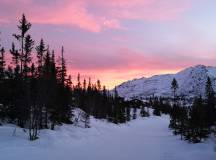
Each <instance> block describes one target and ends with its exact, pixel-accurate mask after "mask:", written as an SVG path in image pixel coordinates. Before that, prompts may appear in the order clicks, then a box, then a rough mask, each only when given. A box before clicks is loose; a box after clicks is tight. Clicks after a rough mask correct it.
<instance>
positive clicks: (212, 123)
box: [150, 77, 216, 143]
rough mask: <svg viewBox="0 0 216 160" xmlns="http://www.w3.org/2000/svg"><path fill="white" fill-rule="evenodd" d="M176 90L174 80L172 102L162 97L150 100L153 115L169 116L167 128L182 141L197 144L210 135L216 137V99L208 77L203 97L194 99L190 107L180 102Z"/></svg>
mask: <svg viewBox="0 0 216 160" xmlns="http://www.w3.org/2000/svg"><path fill="white" fill-rule="evenodd" d="M178 88H179V86H178V82H177V81H176V79H175V78H174V79H173V81H172V83H171V90H172V92H173V99H172V102H169V101H168V100H167V99H166V98H163V97H160V98H157V97H154V98H152V99H151V101H150V103H151V105H152V106H153V108H154V111H153V113H154V114H155V115H157V116H160V115H161V114H162V113H164V114H169V116H170V124H169V128H170V129H172V130H173V134H174V135H180V136H181V139H182V140H187V141H189V142H192V143H199V142H202V141H203V140H204V139H206V138H208V137H209V136H210V135H211V134H214V135H215V136H216V97H215V92H214V89H213V86H212V82H211V79H210V77H208V78H207V81H206V85H205V96H204V97H202V96H201V95H200V96H198V97H195V98H194V100H193V103H192V105H185V104H184V103H182V102H181V100H180V99H179V98H178V96H177V90H178Z"/></svg>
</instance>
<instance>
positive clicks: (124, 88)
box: [117, 65, 216, 98]
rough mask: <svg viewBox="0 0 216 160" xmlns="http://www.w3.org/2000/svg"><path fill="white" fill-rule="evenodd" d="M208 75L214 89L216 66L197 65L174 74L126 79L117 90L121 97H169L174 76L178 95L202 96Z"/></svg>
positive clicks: (215, 84) (215, 87)
mask: <svg viewBox="0 0 216 160" xmlns="http://www.w3.org/2000/svg"><path fill="white" fill-rule="evenodd" d="M208 76H209V77H210V78H211V80H212V83H213V87H214V89H216V67H211V66H204V65H197V66H194V67H189V68H186V69H184V70H182V71H180V72H178V73H176V74H163V75H155V76H152V77H150V78H140V79H135V80H131V81H127V82H124V83H122V84H121V85H119V86H117V91H118V94H119V95H120V96H121V97H125V98H132V97H137V98H140V97H143V98H144V97H149V96H152V95H155V96H164V97H170V96H171V95H172V92H171V89H170V87H171V82H172V79H173V78H176V80H177V81H178V84H179V89H178V91H177V92H178V93H177V94H178V95H179V96H185V97H194V96H198V95H200V94H201V95H202V96H204V95H205V83H206V80H207V77H208Z"/></svg>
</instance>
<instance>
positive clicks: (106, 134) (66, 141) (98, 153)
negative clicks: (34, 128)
mask: <svg viewBox="0 0 216 160" xmlns="http://www.w3.org/2000/svg"><path fill="white" fill-rule="evenodd" d="M168 123H169V120H168V117H166V116H163V117H150V118H144V119H141V118H139V119H137V120H134V121H132V122H130V123H128V124H124V125H120V126H117V125H114V124H110V123H107V122H103V121H100V120H95V119H91V128H90V129H83V128H79V127H75V126H71V125H63V126H61V127H59V128H57V130H56V131H50V130H43V131H41V133H40V139H39V140H37V141H35V142H29V141H28V140H27V138H26V137H27V135H23V131H22V130H20V129H17V132H16V135H15V136H12V133H13V130H14V128H13V127H12V126H0V157H1V158H0V159H2V160H29V159H31V160H48V159H49V160H59V159H61V160H72V159H75V160H204V159H206V160H215V158H216V152H215V151H214V144H213V143H210V142H208V141H207V142H205V143H202V144H189V143H187V142H185V141H180V138H179V137H178V136H173V135H172V133H171V131H170V130H169V129H168Z"/></svg>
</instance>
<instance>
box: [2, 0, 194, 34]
mask: <svg viewBox="0 0 216 160" xmlns="http://www.w3.org/2000/svg"><path fill="white" fill-rule="evenodd" d="M189 1H190V0H189ZM189 1H186V0H181V1H177V0H166V1H158V0H133V1H132V0H91V1H90V0H61V1H60V0H53V1H42V0H38V1H36V0H15V1H13V2H12V1H6V0H2V1H1V2H0V6H1V7H0V13H2V14H1V15H2V17H1V16H0V19H1V18H3V16H4V18H5V17H7V18H8V19H12V17H14V15H16V18H18V17H17V16H18V15H20V14H21V13H22V12H25V13H26V14H27V15H29V16H30V18H31V21H32V22H34V23H42V24H54V25H66V26H73V27H74V26H75V27H78V28H81V29H84V30H87V31H91V32H101V31H103V30H104V29H124V28H125V27H124V26H122V23H121V22H122V21H123V20H125V19H129V20H130V19H138V20H153V21H158V20H159V21H160V20H170V19H173V18H175V17H176V16H178V15H180V14H181V13H183V12H184V11H185V10H187V9H188V8H189V4H190V3H189ZM1 10H2V11H1ZM11 11H12V12H11ZM7 12H8V13H7ZM99 12H100V13H99ZM0 23H1V22H0Z"/></svg>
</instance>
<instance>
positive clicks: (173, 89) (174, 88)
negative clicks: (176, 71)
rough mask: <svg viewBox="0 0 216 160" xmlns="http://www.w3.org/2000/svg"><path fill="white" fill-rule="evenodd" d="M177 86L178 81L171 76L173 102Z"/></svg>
mask: <svg viewBox="0 0 216 160" xmlns="http://www.w3.org/2000/svg"><path fill="white" fill-rule="evenodd" d="M178 88H179V86H178V82H177V80H176V79H175V78H173V80H172V83H171V89H172V91H173V100H174V104H175V103H176V92H177V89H178Z"/></svg>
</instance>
